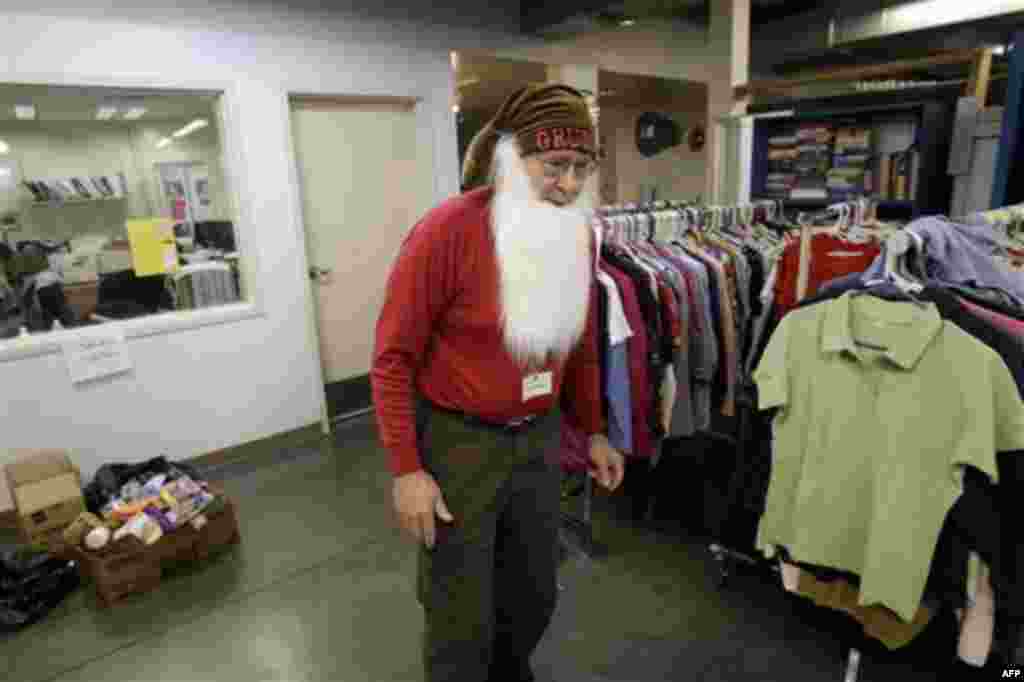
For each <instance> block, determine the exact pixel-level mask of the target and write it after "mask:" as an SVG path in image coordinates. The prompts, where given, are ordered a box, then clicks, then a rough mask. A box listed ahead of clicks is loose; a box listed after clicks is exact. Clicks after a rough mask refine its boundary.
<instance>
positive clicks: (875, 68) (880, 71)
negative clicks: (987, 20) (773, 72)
mask: <svg viewBox="0 0 1024 682" xmlns="http://www.w3.org/2000/svg"><path fill="white" fill-rule="evenodd" d="M981 52H983V50H981V49H976V48H972V49H969V50H953V51H950V52H943V53H940V54H936V55H932V56H930V57H923V58H921V59H906V60H902V61H895V62H887V63H885V64H871V65H868V66H849V67H841V68H837V69H825V70H822V71H819V72H817V73H815V74H812V75H808V76H802V77H797V78H773V79H768V80H761V81H751V82H750V83H746V84H744V85H739V86H737V87H735V88H733V96H734V97H735V98H736V99H742V98H744V97H749V96H752V95H754V96H756V95H775V94H780V93H786V92H788V91H790V90H793V89H796V88H800V87H804V86H807V85H817V84H819V83H826V82H832V81H859V80H866V79H869V78H880V77H883V76H900V75H905V74H908V73H913V72H914V71H918V70H920V69H927V68H929V67H933V66H949V65H952V64H970V63H972V62H974V61H975V60H976V59H977V58H978V57H979V55H980V53H981Z"/></svg>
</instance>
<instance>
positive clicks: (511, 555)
mask: <svg viewBox="0 0 1024 682" xmlns="http://www.w3.org/2000/svg"><path fill="white" fill-rule="evenodd" d="M418 422H419V423H418V425H417V426H418V429H417V430H418V433H419V439H420V452H421V457H422V458H423V462H424V467H425V468H426V470H427V471H429V472H430V473H431V474H432V475H433V476H434V478H435V479H436V480H437V483H438V485H439V486H440V488H441V491H442V493H443V494H444V498H445V501H446V502H447V504H448V509H449V510H450V511H451V513H452V515H453V516H454V517H455V522H454V523H452V524H443V523H441V522H440V521H438V524H439V527H438V536H437V537H438V540H437V543H436V545H435V547H434V549H433V550H427V549H425V548H423V549H421V550H420V557H419V559H420V561H419V575H418V584H417V588H418V594H419V599H420V603H421V604H422V605H423V608H424V611H425V614H426V631H425V634H424V647H423V648H424V652H423V653H424V666H425V668H426V680H427V682H499V681H500V682H506V681H507V682H524V681H527V680H532V679H533V678H532V674H531V673H530V667H529V658H530V655H531V654H532V653H533V650H534V649H535V648H536V646H537V644H538V643H539V642H540V639H541V637H542V636H543V634H544V631H545V630H546V629H547V626H548V623H549V622H550V621H551V615H552V613H553V612H554V609H555V602H556V599H557V595H558V586H557V569H558V560H557V543H558V528H559V518H560V511H559V510H560V508H559V484H560V470H559V468H558V465H557V453H558V446H559V428H560V419H559V417H558V415H557V414H551V415H548V416H547V417H545V418H544V419H543V420H542V422H541V423H538V424H535V425H533V426H532V428H530V429H528V430H527V431H525V432H522V433H519V434H510V433H505V432H501V431H497V430H494V429H488V428H486V427H478V426H471V425H469V424H467V423H466V422H464V421H463V420H462V419H460V418H459V417H458V416H454V415H451V414H447V413H444V412H439V411H437V410H433V409H430V408H429V407H427V406H424V407H423V408H422V409H421V414H420V418H419V420H418Z"/></svg>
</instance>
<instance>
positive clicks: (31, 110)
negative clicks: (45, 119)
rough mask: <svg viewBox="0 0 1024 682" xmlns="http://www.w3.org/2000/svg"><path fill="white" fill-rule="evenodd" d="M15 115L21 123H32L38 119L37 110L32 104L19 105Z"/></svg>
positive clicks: (15, 109)
mask: <svg viewBox="0 0 1024 682" xmlns="http://www.w3.org/2000/svg"><path fill="white" fill-rule="evenodd" d="M14 115H15V116H17V117H18V119H19V120H21V121H31V120H33V119H35V117H36V108H35V107H34V106H32V105H31V104H18V105H16V106H15V107H14Z"/></svg>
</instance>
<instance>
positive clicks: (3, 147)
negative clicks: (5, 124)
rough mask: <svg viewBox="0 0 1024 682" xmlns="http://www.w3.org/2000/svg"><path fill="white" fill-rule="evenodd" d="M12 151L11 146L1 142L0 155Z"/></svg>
mask: <svg viewBox="0 0 1024 682" xmlns="http://www.w3.org/2000/svg"><path fill="white" fill-rule="evenodd" d="M10 151H11V145H9V144H7V143H6V142H4V141H3V140H0V154H9V153H10Z"/></svg>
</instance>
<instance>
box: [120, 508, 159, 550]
mask: <svg viewBox="0 0 1024 682" xmlns="http://www.w3.org/2000/svg"><path fill="white" fill-rule="evenodd" d="M127 535H134V536H135V537H137V538H138V539H139V540H142V542H144V543H145V544H147V545H152V544H153V543H155V542H156V541H157V540H159V539H160V538H162V537H163V536H164V531H163V529H162V528H161V527H160V524H159V523H157V522H156V521H154V520H153V519H152V518H150V517H149V515H148V514H145V513H139V514H136V515H135V516H133V517H132V519H131V520H130V521H128V522H127V523H126V524H124V526H122V527H121V528H119V529H118V530H117V532H116V533H114V541H115V542H116V541H118V540H120V539H121V538H123V537H125V536H127Z"/></svg>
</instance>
